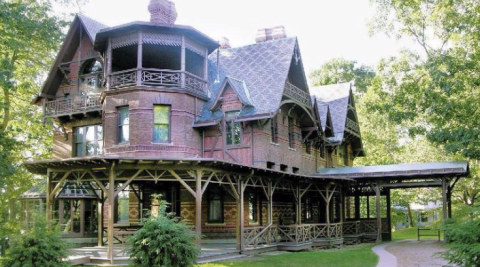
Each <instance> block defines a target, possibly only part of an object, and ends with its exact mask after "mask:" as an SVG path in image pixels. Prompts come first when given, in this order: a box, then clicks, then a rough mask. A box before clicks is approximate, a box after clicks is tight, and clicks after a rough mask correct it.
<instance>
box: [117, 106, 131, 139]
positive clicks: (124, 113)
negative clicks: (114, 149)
mask: <svg viewBox="0 0 480 267" xmlns="http://www.w3.org/2000/svg"><path fill="white" fill-rule="evenodd" d="M129 141H130V110H129V109H128V106H127V107H121V108H118V142H119V143H128V142H129Z"/></svg>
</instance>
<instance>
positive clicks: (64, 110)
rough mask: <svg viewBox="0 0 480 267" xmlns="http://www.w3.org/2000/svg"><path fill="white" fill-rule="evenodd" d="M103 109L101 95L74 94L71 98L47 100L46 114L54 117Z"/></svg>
mask: <svg viewBox="0 0 480 267" xmlns="http://www.w3.org/2000/svg"><path fill="white" fill-rule="evenodd" d="M101 109H102V104H101V103H100V97H99V96H98V95H89V96H74V97H71V98H66V99H60V100H54V101H49V102H46V103H45V107H44V116H45V117H53V116H58V115H64V114H75V113H83V112H86V111H94V110H101Z"/></svg>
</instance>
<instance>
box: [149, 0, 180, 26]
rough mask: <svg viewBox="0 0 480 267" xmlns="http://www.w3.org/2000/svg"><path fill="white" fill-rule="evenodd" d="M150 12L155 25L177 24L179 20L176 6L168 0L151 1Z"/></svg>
mask: <svg viewBox="0 0 480 267" xmlns="http://www.w3.org/2000/svg"><path fill="white" fill-rule="evenodd" d="M148 11H149V12H150V21H151V22H153V23H164V24H175V21H176V20H177V9H176V8H175V4H174V3H173V2H171V1H168V0H150V4H149V5H148Z"/></svg>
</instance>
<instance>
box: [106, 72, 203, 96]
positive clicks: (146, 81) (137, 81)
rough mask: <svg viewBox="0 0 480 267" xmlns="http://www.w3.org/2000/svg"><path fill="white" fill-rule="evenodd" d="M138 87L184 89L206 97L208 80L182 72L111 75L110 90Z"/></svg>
mask: <svg viewBox="0 0 480 267" xmlns="http://www.w3.org/2000/svg"><path fill="white" fill-rule="evenodd" d="M182 80H183V81H184V82H182ZM137 85H140V86H153V87H165V88H183V89H185V90H187V91H189V92H191V93H194V94H200V95H206V89H207V81H206V80H204V79H202V78H200V77H198V76H196V75H194V74H192V73H189V72H186V71H180V70H162V69H130V70H125V71H119V72H115V73H112V74H111V75H110V89H121V88H126V87H131V86H137Z"/></svg>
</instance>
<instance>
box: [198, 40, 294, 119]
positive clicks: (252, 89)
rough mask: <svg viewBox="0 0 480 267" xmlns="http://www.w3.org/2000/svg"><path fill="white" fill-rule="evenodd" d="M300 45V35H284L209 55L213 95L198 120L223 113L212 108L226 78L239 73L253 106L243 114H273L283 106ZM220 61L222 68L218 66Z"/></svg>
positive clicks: (241, 114)
mask: <svg viewBox="0 0 480 267" xmlns="http://www.w3.org/2000/svg"><path fill="white" fill-rule="evenodd" d="M296 47H297V38H296V37H290V38H283V39H277V40H271V41H266V42H262V43H258V44H253V45H248V46H243V47H238V48H230V49H220V50H217V52H214V53H212V54H211V55H210V56H209V61H210V62H209V63H210V64H209V87H210V91H211V92H212V94H211V95H212V98H211V101H210V102H209V103H207V104H206V105H205V106H204V108H203V110H202V113H201V115H200V117H199V118H198V119H197V122H204V121H211V120H215V119H219V116H221V114H219V113H218V112H217V113H214V112H212V111H210V107H212V104H213V102H214V101H215V99H216V98H217V96H218V94H219V93H220V89H221V85H222V84H221V83H220V81H224V80H225V78H226V77H227V76H228V77H235V79H237V80H241V81H243V82H244V84H245V86H246V88H248V91H249V94H250V99H251V102H252V106H251V107H247V108H244V110H242V112H241V113H240V115H239V117H245V116H249V117H250V116H254V117H255V116H273V115H274V114H275V113H276V112H277V111H278V110H279V108H280V103H281V100H282V96H283V91H284V89H285V83H286V81H287V77H288V73H289V70H290V66H291V63H292V58H293V56H294V51H295V48H296ZM217 62H218V66H219V68H217Z"/></svg>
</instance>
